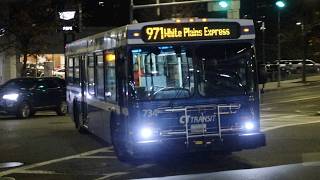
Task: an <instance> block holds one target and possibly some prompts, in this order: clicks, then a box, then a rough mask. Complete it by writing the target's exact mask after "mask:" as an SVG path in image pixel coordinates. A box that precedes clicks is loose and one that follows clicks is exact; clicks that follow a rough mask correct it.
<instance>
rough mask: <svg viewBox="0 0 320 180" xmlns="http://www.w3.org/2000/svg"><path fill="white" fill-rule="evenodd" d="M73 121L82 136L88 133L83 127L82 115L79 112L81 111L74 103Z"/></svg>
mask: <svg viewBox="0 0 320 180" xmlns="http://www.w3.org/2000/svg"><path fill="white" fill-rule="evenodd" d="M73 119H74V123H75V126H76V129H77V130H78V131H79V132H80V133H81V134H82V133H87V130H86V128H85V127H84V125H83V120H82V118H81V113H80V112H79V109H78V108H77V104H76V103H74V106H73Z"/></svg>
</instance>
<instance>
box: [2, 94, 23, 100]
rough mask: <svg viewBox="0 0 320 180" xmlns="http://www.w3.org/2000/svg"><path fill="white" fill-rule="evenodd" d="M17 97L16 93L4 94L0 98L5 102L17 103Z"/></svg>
mask: <svg viewBox="0 0 320 180" xmlns="http://www.w3.org/2000/svg"><path fill="white" fill-rule="evenodd" d="M18 97H19V94H17V93H12V94H5V95H3V96H2V99H5V100H11V101H17V100H18Z"/></svg>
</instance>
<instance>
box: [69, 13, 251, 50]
mask: <svg viewBox="0 0 320 180" xmlns="http://www.w3.org/2000/svg"><path fill="white" fill-rule="evenodd" d="M159 30H160V31H159ZM159 32H160V33H159ZM254 38H255V32H254V25H253V21H252V20H249V19H214V18H209V19H207V18H184V19H172V20H162V21H152V22H144V23H136V24H129V25H126V26H122V27H119V28H115V29H112V30H109V31H105V32H101V33H99V34H95V35H92V36H89V37H86V38H83V39H79V40H76V41H74V42H71V43H69V44H67V45H66V54H67V55H69V54H79V53H87V52H93V51H101V50H106V49H113V48H116V47H120V46H125V45H143V44H155V43H157V44H159V43H185V42H202V41H205V42H208V41H209V42H211V41H222V40H223V41H234V40H254Z"/></svg>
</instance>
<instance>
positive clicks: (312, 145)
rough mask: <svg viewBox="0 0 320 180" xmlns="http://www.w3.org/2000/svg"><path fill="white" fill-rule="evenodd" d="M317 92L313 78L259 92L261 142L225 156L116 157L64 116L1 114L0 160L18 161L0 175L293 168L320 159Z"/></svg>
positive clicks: (118, 175)
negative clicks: (309, 82)
mask: <svg viewBox="0 0 320 180" xmlns="http://www.w3.org/2000/svg"><path fill="white" fill-rule="evenodd" d="M319 92H320V85H319V84H313V85H312V86H306V87H299V88H290V89H285V90H281V91H270V92H267V93H265V94H263V95H262V98H263V104H262V106H261V108H262V114H261V116H262V120H261V126H262V130H263V131H265V133H266V135H267V146H266V147H263V148H260V149H256V150H247V151H241V152H236V153H233V154H232V155H230V156H222V155H210V156H208V155H204V154H191V155H186V156H182V157H169V156H168V157H162V158H158V159H156V160H151V159H150V160H148V161H145V162H135V163H130V164H129V163H121V162H119V161H118V160H117V159H116V157H115V155H114V152H113V149H112V147H110V146H109V145H108V144H106V143H103V142H102V141H100V140H99V139H97V138H95V137H93V136H91V135H82V134H79V133H77V131H76V130H74V125H73V123H72V122H71V120H70V119H69V118H68V117H58V116H55V115H54V113H51V112H44V113H40V114H37V115H36V116H35V117H33V118H31V119H27V120H16V119H14V118H8V117H1V118H0V135H1V136H0V144H1V145H0V152H1V153H0V165H1V163H5V162H21V163H23V164H24V165H23V166H21V167H16V168H2V169H1V168H0V177H1V176H3V177H13V178H15V179H23V180H24V179H35V180H37V179H39V180H40V179H41V180H42V179H80V180H81V179H96V180H99V179H128V178H150V177H163V176H173V175H188V174H199V173H214V174H213V175H212V177H215V176H216V177H219V173H227V174H231V175H232V174H237V172H239V171H238V170H241V171H246V169H250V170H251V171H254V172H256V173H257V174H259V173H258V172H260V171H258V170H257V171H255V170H256V169H255V168H260V170H261V168H262V167H268V168H269V167H273V166H277V167H278V166H279V167H283V166H281V165H285V167H286V168H287V166H288V168H287V169H290V168H291V166H292V165H288V164H299V165H297V166H293V167H292V169H294V171H295V172H298V171H297V170H296V169H299V167H300V166H301V165H300V164H301V163H308V162H312V161H320V131H319V128H320V115H319V113H318V112H319V111H320V94H319ZM318 121H319V122H318ZM289 166H290V168H289ZM318 167H319V166H313V168H318ZM268 168H266V169H267V171H270V169H268ZM286 168H284V169H286ZM295 168H296V169H295ZM243 169H244V170H243ZM271 169H272V168H271ZM274 169H279V168H274ZM280 169H281V168H280ZM301 169H302V168H300V170H301ZM235 170H236V171H235ZM319 170H320V168H319V169H317V171H312V172H313V173H316V172H319V174H318V176H315V177H320V171H319ZM284 172H286V171H284ZM288 172H289V171H288ZM243 174H245V172H244V173H243ZM268 174H270V173H268ZM284 174H286V173H284ZM251 175H252V173H251ZM271 175H272V173H271ZM235 176H236V175H235ZM210 177H211V175H210ZM248 177H249V176H248ZM250 177H251V176H250ZM256 177H257V176H256ZM0 179H1V178H0ZM9 179H10V178H9ZM242 179H247V178H245V177H242ZM254 179H255V178H254ZM270 179H271V178H270ZM290 179H291V178H290Z"/></svg>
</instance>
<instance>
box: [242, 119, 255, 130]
mask: <svg viewBox="0 0 320 180" xmlns="http://www.w3.org/2000/svg"><path fill="white" fill-rule="evenodd" d="M244 128H245V129H246V130H248V131H250V130H253V129H254V128H255V125H254V123H253V122H250V121H247V122H245V123H244Z"/></svg>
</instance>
